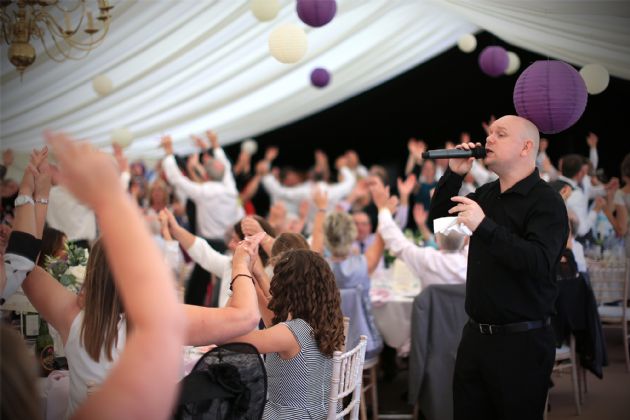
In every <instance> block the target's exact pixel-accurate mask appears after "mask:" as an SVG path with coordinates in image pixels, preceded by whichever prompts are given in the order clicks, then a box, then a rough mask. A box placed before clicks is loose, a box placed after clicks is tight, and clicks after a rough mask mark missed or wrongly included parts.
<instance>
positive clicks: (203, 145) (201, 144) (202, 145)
mask: <svg viewBox="0 0 630 420" xmlns="http://www.w3.org/2000/svg"><path fill="white" fill-rule="evenodd" d="M190 138H191V139H192V141H193V142H194V143H195V146H197V148H198V149H201V150H206V149H207V148H208V145H207V144H206V142H205V141H203V139H202V138H201V137H199V136H197V135H195V134H191V135H190Z"/></svg>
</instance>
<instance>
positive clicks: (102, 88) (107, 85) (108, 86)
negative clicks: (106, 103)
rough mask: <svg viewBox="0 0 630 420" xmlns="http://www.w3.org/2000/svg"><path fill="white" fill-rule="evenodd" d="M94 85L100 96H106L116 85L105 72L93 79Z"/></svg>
mask: <svg viewBox="0 0 630 420" xmlns="http://www.w3.org/2000/svg"><path fill="white" fill-rule="evenodd" d="M92 87H93V88H94V91H95V92H96V93H98V94H99V95H100V96H105V95H108V94H109V93H110V92H111V91H112V89H113V88H114V85H113V83H112V80H111V79H110V78H109V77H107V76H106V75H104V74H99V75H98V76H96V77H95V78H94V79H92Z"/></svg>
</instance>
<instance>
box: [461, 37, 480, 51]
mask: <svg viewBox="0 0 630 420" xmlns="http://www.w3.org/2000/svg"><path fill="white" fill-rule="evenodd" d="M457 46H458V47H459V49H460V50H462V51H463V52H465V53H471V52H473V51H475V48H477V38H475V36H474V35H473V34H466V35H463V36H462V37H460V38H459V39H458V40H457Z"/></svg>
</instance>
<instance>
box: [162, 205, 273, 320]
mask: <svg viewBox="0 0 630 420" xmlns="http://www.w3.org/2000/svg"><path fill="white" fill-rule="evenodd" d="M248 218H254V219H255V220H256V221H257V223H258V224H259V225H260V226H261V227H262V230H263V231H264V232H265V233H266V234H267V236H265V237H264V239H263V242H262V244H261V246H260V247H259V248H258V253H259V255H260V258H261V261H262V263H263V264H266V263H267V260H268V258H269V256H268V255H269V254H268V253H267V251H265V245H266V242H267V241H269V240H270V239H271V240H272V239H273V237H274V236H275V231H274V229H273V228H272V227H271V225H270V224H269V223H267V221H266V220H265V219H263V218H262V217H260V216H249V217H246V218H244V219H243V220H246V219H248ZM160 219H161V220H163V221H164V223H165V224H167V225H168V229H169V230H170V234H171V235H172V237H173V238H174V239H175V240H176V241H177V242H179V243H180V245H181V246H182V247H183V248H184V249H185V250H186V252H187V253H188V255H189V256H190V258H191V259H192V260H193V261H194V262H196V263H197V264H199V265H200V266H201V267H203V269H204V270H206V271H208V272H210V273H212V274H214V275H215V276H217V277H219V278H221V279H222V281H221V286H220V288H219V307H220V308H222V307H224V306H225V305H226V303H227V301H228V298H229V285H230V283H229V279H231V278H232V271H231V265H232V257H231V256H229V255H224V254H221V253H219V252H217V251H216V250H215V249H214V248H212V246H210V244H208V242H206V241H205V240H204V239H203V238H200V237H198V236H195V235H193V234H192V233H190V232H188V231H187V230H186V229H184V228H183V227H181V226H180V225H179V224H178V223H177V220H176V219H175V217H174V216H173V214H172V213H171V212H170V211H169V210H168V209H163V210H162V211H160ZM241 223H242V221H238V222H237V223H235V224H234V227H233V230H232V232H231V234H230V240H229V242H228V249H229V250H230V251H232V252H234V250H235V249H236V246H237V245H238V243H239V241H241V240H243V239H244V238H245V233H243V229H242V227H241Z"/></svg>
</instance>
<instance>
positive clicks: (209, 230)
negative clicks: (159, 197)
mask: <svg viewBox="0 0 630 420" xmlns="http://www.w3.org/2000/svg"><path fill="white" fill-rule="evenodd" d="M214 157H215V158H216V159H219V160H220V161H221V162H222V163H223V164H224V165H225V172H224V174H223V179H222V180H221V181H207V182H203V183H197V182H194V181H192V180H190V179H188V178H186V177H185V176H184V175H183V174H182V173H181V172H180V170H179V168H178V167H177V163H176V162H175V157H174V156H173V155H169V156H167V157H166V158H165V159H164V160H163V161H162V167H163V168H164V173H165V174H166V179H167V180H168V182H169V183H171V184H172V185H173V186H174V187H175V188H176V189H177V190H182V192H183V193H184V194H185V195H186V196H187V197H188V198H190V199H191V200H192V201H194V202H195V205H196V206H197V234H198V235H200V236H203V237H204V238H208V239H219V238H220V239H223V237H224V235H225V232H227V230H228V229H229V228H230V227H232V225H234V223H236V222H238V221H239V220H241V219H242V218H243V217H244V216H245V212H244V211H243V207H242V206H241V205H240V202H239V196H238V190H237V189H236V182H235V181H234V177H233V176H232V166H231V164H230V162H229V161H228V159H227V157H226V156H225V153H224V152H223V149H219V148H217V149H214Z"/></svg>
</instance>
